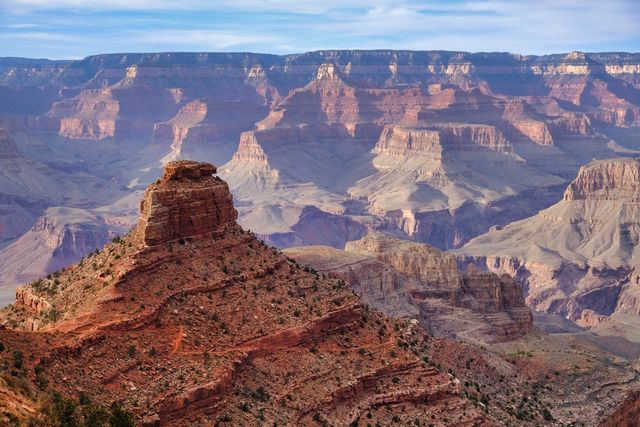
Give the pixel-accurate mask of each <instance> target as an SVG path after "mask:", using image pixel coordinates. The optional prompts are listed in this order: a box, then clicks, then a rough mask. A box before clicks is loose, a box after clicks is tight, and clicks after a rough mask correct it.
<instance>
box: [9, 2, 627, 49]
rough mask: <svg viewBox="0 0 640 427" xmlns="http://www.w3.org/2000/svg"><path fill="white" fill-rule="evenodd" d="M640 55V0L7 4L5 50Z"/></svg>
mask: <svg viewBox="0 0 640 427" xmlns="http://www.w3.org/2000/svg"><path fill="white" fill-rule="evenodd" d="M320 49H409V50H457V51H470V52H480V51H482V52H488V51H500V52H514V53H521V54H526V55H532V54H534V55H541V54H548V53H564V52H570V51H574V50H578V51H587V52H602V51H627V52H640V0H431V1H429V0H423V1H418V0H407V1H402V0H400V1H383V0H322V1H305V0H297V1H284V0H0V56H21V57H30V58H52V59H75V58H83V57H85V56H87V55H94V54H100V53H118V52H169V51H181V52H185V51H190V52H191V51H192V52H217V51H227V52H231V51H234V52H261V53H275V54H288V53H301V52H308V51H313V50H320Z"/></svg>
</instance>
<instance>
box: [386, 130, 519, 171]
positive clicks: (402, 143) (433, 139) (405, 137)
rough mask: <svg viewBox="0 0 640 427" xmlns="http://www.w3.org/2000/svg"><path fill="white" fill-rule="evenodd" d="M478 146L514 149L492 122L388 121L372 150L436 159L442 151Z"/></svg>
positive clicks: (409, 156)
mask: <svg viewBox="0 0 640 427" xmlns="http://www.w3.org/2000/svg"><path fill="white" fill-rule="evenodd" d="M481 149H487V150H492V151H498V152H506V153H510V152H512V151H513V148H512V147H511V144H509V142H508V141H507V140H506V138H505V137H504V136H503V134H502V132H500V131H499V130H498V129H497V128H495V127H494V126H487V125H474V124H462V123H442V124H437V125H434V126H431V127H428V128H424V129H422V128H407V127H402V126H392V125H387V126H385V128H384V129H383V131H382V133H381V134H380V138H379V139H378V142H377V143H376V146H375V148H374V152H376V153H382V154H388V155H391V156H393V157H404V158H411V157H420V158H425V159H429V160H431V161H434V162H439V161H441V160H442V156H443V153H450V152H454V153H455V152H472V151H478V150H481Z"/></svg>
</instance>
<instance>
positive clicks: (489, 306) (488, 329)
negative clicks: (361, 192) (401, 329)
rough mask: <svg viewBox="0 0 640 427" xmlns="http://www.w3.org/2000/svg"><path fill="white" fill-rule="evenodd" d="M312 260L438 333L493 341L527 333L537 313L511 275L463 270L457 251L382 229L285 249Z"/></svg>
mask: <svg viewBox="0 0 640 427" xmlns="http://www.w3.org/2000/svg"><path fill="white" fill-rule="evenodd" d="M285 253H287V254H288V255H289V256H292V257H294V258H295V259H296V260H298V262H300V263H302V264H304V265H310V266H312V267H313V268H316V269H318V270H319V271H323V272H329V273H332V274H337V275H338V276H340V277H343V278H345V280H347V281H348V282H349V283H351V284H352V286H353V287H354V289H355V290H356V292H357V293H358V295H359V296H360V297H361V298H362V299H363V300H364V301H365V302H367V303H369V304H371V305H372V306H374V307H376V308H379V309H380V310H383V311H386V312H388V313H390V314H393V315H404V316H409V315H411V316H419V317H420V318H421V319H422V321H423V323H424V325H425V327H427V328H428V329H430V330H432V331H433V332H434V333H436V334H440V335H445V336H455V337H457V338H461V339H468V340H472V341H481V342H482V341H484V342H492V341H496V340H510V339H514V338H517V337H520V336H522V335H524V334H526V333H527V332H529V331H530V330H531V327H532V317H531V312H530V311H529V309H528V308H527V307H526V306H525V305H524V298H523V297H522V293H521V291H520V289H519V288H518V286H517V285H516V283H515V281H514V280H513V279H512V278H511V277H509V276H508V275H503V276H498V275H496V274H493V273H481V272H477V271H475V269H474V268H473V267H472V266H470V268H469V269H468V271H466V272H464V273H461V272H459V271H458V267H457V261H456V258H455V256H454V255H451V254H446V253H442V252H441V251H439V250H437V249H435V248H433V247H430V246H429V245H425V244H420V243H414V242H408V241H402V240H399V239H397V238H393V237H390V236H387V235H383V234H380V233H371V234H369V235H367V236H365V237H364V238H362V239H360V240H358V241H353V242H349V243H347V245H346V247H345V250H344V251H340V250H337V249H331V248H326V247H314V246H310V247H303V248H292V249H287V250H285Z"/></svg>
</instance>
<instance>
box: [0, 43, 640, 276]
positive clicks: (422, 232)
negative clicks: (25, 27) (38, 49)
mask: <svg viewBox="0 0 640 427" xmlns="http://www.w3.org/2000/svg"><path fill="white" fill-rule="evenodd" d="M638 64H640V58H639V57H638V55H637V54H629V53H582V52H571V53H569V54H556V55H546V56H523V55H518V54H506V53H465V52H445V51H424V52H421V51H391V50H372V51H348V50H344V51H334V50H326V51H317V52H309V53H304V54H297V55H283V56H278V55H267V54H249V53H149V54H144V53H141V54H110V55H96V56H90V57H87V58H84V59H82V60H73V61H40V60H30V59H22V58H5V59H3V60H2V61H1V63H0V93H2V94H3V96H2V97H1V98H2V100H1V101H0V127H2V128H3V129H5V130H4V131H3V134H2V135H3V136H2V138H1V139H2V141H3V143H2V147H3V148H2V149H3V153H4V154H3V158H6V159H9V158H12V159H18V158H19V159H22V160H20V161H21V162H23V163H24V162H28V163H29V165H27V164H26V163H25V164H24V167H21V168H20V169H21V170H27V169H26V168H27V167H29V168H30V169H29V170H30V171H32V172H30V173H29V174H28V176H29V177H30V178H29V181H24V179H25V176H17V175H16V172H12V169H11V168H9V167H7V168H3V171H2V172H3V175H4V176H5V179H6V180H9V181H13V182H29V184H28V186H29V188H28V189H27V191H20V194H16V192H15V191H5V190H3V194H2V200H6V202H4V201H3V202H2V205H1V206H2V209H1V210H0V224H1V225H2V230H3V232H2V235H1V236H0V248H2V247H6V246H8V245H9V244H11V243H14V242H16V241H17V239H18V238H19V237H20V236H22V235H23V234H24V233H27V232H29V230H30V229H31V228H32V227H33V225H34V224H35V223H36V222H37V221H38V220H39V218H40V217H41V216H42V215H43V214H44V213H45V210H46V209H47V208H51V207H67V208H79V209H89V210H93V209H100V210H101V212H103V213H104V214H105V215H108V216H110V217H114V218H117V219H118V222H119V224H120V225H124V226H126V227H131V226H133V224H134V223H135V221H136V215H137V214H136V210H135V206H136V204H137V201H138V200H140V198H141V197H142V191H143V190H144V188H145V186H146V185H147V184H149V183H150V182H151V180H152V178H153V177H154V176H157V174H158V173H160V170H161V167H162V165H163V164H165V163H166V162H168V161H171V160H176V159H181V158H194V159H200V160H205V161H210V162H212V163H214V164H216V165H218V167H219V173H220V176H221V177H223V178H224V179H225V180H227V181H228V182H229V185H230V187H231V190H232V192H233V194H234V195H235V197H236V200H237V202H238V203H237V205H238V212H239V222H240V223H241V224H242V225H243V226H245V227H247V228H249V229H251V230H253V231H255V232H256V233H257V234H258V235H259V236H260V237H261V238H262V239H264V240H265V241H267V242H268V243H270V244H273V245H275V246H277V247H280V248H284V247H290V246H301V245H313V244H320V245H329V246H332V247H336V248H339V249H341V248H343V247H344V244H345V243H346V242H347V241H350V240H354V239H358V238H361V237H363V236H364V235H366V234H367V233H368V232H369V231H370V230H382V231H386V232H393V233H399V234H400V235H401V236H403V237H404V238H409V239H411V240H415V241H420V242H424V243H429V244H432V245H434V246H436V247H438V248H440V249H453V248H459V247H461V246H463V245H464V244H466V243H467V242H468V241H469V240H470V239H472V238H474V237H476V236H478V235H480V234H483V233H486V232H487V231H489V229H490V228H491V227H493V226H499V227H501V226H505V225H507V224H509V223H510V222H513V221H515V220H519V219H523V218H526V217H529V216H531V215H534V214H535V213H537V212H538V211H539V210H541V209H544V208H547V207H549V206H550V205H552V204H553V203H555V202H556V201H557V200H558V199H559V198H560V197H561V195H562V192H563V191H564V188H565V187H566V185H567V184H568V182H569V181H570V180H571V179H573V178H574V177H575V175H576V173H577V172H578V169H579V168H580V166H582V165H584V164H586V163H588V162H589V161H591V160H593V159H607V158H613V157H620V156H625V157H636V156H637V155H638V142H639V135H638V131H637V129H638V125H639V124H640V113H639V111H640V107H639V103H640V95H639V93H640V92H639V90H640V89H639V87H640V86H639V83H638V81H639V80H638V70H639V67H640V65H638ZM8 140H11V141H13V142H12V143H8V142H6V141H8ZM8 156H9V157H8ZM51 182H55V183H56V187H57V188H56V189H48V188H47V185H49V187H50V186H51V185H50V183H51ZM80 183H82V184H80ZM3 188H8V187H4V186H3ZM45 189H46V190H47V191H43V190H45ZM5 192H6V193H7V194H5ZM43 273H46V271H43ZM5 276H6V277H8V278H3V279H2V282H1V284H0V286H3V287H10V288H14V287H15V285H16V283H15V281H14V279H13V278H11V277H9V276H7V275H5Z"/></svg>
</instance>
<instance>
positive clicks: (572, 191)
mask: <svg viewBox="0 0 640 427" xmlns="http://www.w3.org/2000/svg"><path fill="white" fill-rule="evenodd" d="M564 200H567V201H573V200H610V201H621V202H628V203H640V159H631V158H620V159H611V160H600V161H596V162H592V163H590V164H588V165H586V166H583V167H581V168H580V171H579V172H578V176H577V177H576V179H574V180H573V182H572V183H571V184H569V187H568V188H567V190H566V191H565V193H564Z"/></svg>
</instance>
